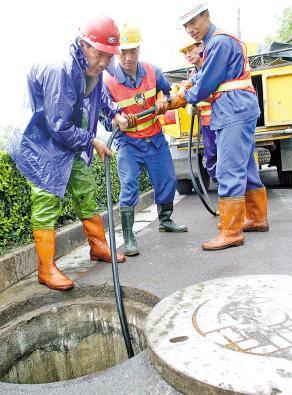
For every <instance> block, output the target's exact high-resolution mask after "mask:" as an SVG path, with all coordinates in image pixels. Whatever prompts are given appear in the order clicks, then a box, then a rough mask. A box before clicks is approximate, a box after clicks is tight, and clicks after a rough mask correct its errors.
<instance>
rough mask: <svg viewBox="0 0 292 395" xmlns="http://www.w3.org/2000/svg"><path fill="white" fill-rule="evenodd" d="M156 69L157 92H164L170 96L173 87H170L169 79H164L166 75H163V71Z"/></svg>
mask: <svg viewBox="0 0 292 395" xmlns="http://www.w3.org/2000/svg"><path fill="white" fill-rule="evenodd" d="M154 67H155V75H156V92H157V93H158V92H159V91H161V90H162V92H163V93H164V94H165V95H166V96H168V95H169V92H170V90H171V87H170V85H169V82H168V81H167V79H166V78H165V77H164V75H163V74H162V72H161V70H160V69H159V68H158V67H156V66H154Z"/></svg>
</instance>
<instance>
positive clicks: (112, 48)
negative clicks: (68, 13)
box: [80, 37, 121, 55]
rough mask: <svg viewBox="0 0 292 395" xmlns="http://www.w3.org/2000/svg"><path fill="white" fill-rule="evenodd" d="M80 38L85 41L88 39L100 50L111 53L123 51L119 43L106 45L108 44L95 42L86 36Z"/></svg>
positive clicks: (89, 42) (115, 53)
mask: <svg viewBox="0 0 292 395" xmlns="http://www.w3.org/2000/svg"><path fill="white" fill-rule="evenodd" d="M80 38H81V39H82V40H83V41H86V42H87V43H88V44H90V45H91V46H92V47H94V48H95V49H97V50H98V51H101V52H105V53H109V54H111V55H118V54H120V53H121V51H120V49H119V47H118V46H117V45H106V44H102V43H98V42H94V41H91V40H88V39H87V38H86V37H80Z"/></svg>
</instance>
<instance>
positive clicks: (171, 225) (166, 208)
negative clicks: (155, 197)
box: [157, 203, 188, 233]
mask: <svg viewBox="0 0 292 395" xmlns="http://www.w3.org/2000/svg"><path fill="white" fill-rule="evenodd" d="M157 211H158V218H159V232H177V233H178V232H187V231H188V228H187V227H186V226H185V225H177V224H176V223H175V222H174V221H173V220H172V219H170V217H171V214H172V212H173V203H169V204H158V205H157Z"/></svg>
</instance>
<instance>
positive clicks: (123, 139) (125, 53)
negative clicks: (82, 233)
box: [104, 23, 187, 256]
mask: <svg viewBox="0 0 292 395" xmlns="http://www.w3.org/2000/svg"><path fill="white" fill-rule="evenodd" d="M120 42H121V45H120V50H121V54H120V55H119V63H118V64H117V65H116V66H115V67H114V70H108V72H106V73H105V75H104V83H105V86H106V89H107V91H108V93H109V95H110V96H111V97H112V99H113V100H114V101H115V102H116V103H118V104H119V106H120V108H121V109H122V111H123V112H124V113H125V114H127V115H128V114H134V115H135V114H137V113H138V112H141V111H144V110H147V109H149V108H150V107H153V106H154V105H155V106H156V113H155V114H150V115H147V116H146V117H143V118H142V119H138V120H137V124H136V126H135V127H132V128H127V129H126V130H125V133H120V134H119V135H118V137H117V138H116V147H117V164H118V173H119V178H120V182H121V193H120V197H119V206H120V212H121V222H122V229H123V236H124V242H125V243H124V252H125V255H127V256H133V255H137V254H139V249H138V247H137V242H136V239H135V237H134V234H133V224H134V211H135V206H136V205H137V203H138V199H139V190H138V178H139V176H140V174H141V171H142V168H143V167H144V168H145V169H146V170H147V172H148V175H149V178H150V180H151V183H152V185H153V188H154V192H155V202H156V204H157V209H158V217H159V231H161V232H186V231H187V228H186V226H183V225H177V224H176V223H175V222H174V221H173V220H172V219H171V218H170V217H171V215H172V212H173V200H174V194H175V189H176V176H175V171H174V166H173V162H172V158H171V154H170V150H169V147H168V144H167V141H166V139H165V137H164V134H163V132H162V127H161V124H160V122H159V119H158V117H157V115H158V114H160V113H162V112H165V111H166V108H167V106H168V102H167V98H166V96H168V95H169V92H170V89H171V88H170V85H169V83H168V81H167V80H166V78H165V77H164V76H163V74H162V72H161V71H160V69H159V68H158V67H156V66H154V65H152V64H149V63H145V62H141V61H139V55H140V45H141V42H142V37H141V32H140V29H139V28H138V27H136V26H135V25H132V24H130V23H126V24H124V26H123V27H122V29H121V36H120Z"/></svg>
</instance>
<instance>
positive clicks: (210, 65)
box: [169, 2, 269, 250]
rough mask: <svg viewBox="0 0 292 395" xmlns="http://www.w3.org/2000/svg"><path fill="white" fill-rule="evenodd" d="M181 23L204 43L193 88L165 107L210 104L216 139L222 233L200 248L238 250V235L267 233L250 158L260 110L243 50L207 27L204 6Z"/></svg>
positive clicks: (232, 38) (230, 38)
mask: <svg viewBox="0 0 292 395" xmlns="http://www.w3.org/2000/svg"><path fill="white" fill-rule="evenodd" d="M180 23H181V24H182V25H183V26H184V27H185V30H186V32H187V33H188V34H189V35H190V36H191V37H192V38H193V39H194V40H196V41H200V40H202V41H203V48H202V53H201V55H202V68H201V70H200V72H199V73H198V74H197V78H196V79H195V80H193V81H192V82H193V86H192V87H191V88H189V85H188V83H186V84H185V88H184V87H182V89H181V91H180V92H179V94H178V95H177V96H175V97H173V98H172V103H171V105H170V106H169V108H170V109H171V108H178V107H180V106H183V105H185V104H186V103H193V104H196V103H198V102H200V101H201V100H208V101H210V102H211V103H212V113H211V125H210V126H211V129H213V130H215V131H216V136H217V139H216V140H217V169H216V178H217V181H218V195H219V202H218V203H219V213H220V226H219V228H220V233H219V235H218V236H217V237H215V238H214V239H212V240H210V241H209V242H206V243H203V245H202V248H203V249H204V250H220V249H222V248H227V247H231V246H238V245H242V244H243V243H244V238H243V233H242V231H262V232H264V231H268V230H269V224H268V221H267V195H266V189H265V188H264V186H263V184H262V182H261V180H260V178H259V172H258V168H257V165H256V162H255V159H254V149H255V127H256V122H257V118H258V116H259V114H260V111H259V106H258V101H257V96H256V93H255V90H254V88H253V85H252V82H251V76H250V71H249V65H248V59H247V56H246V48H245V45H244V44H243V43H242V42H241V41H240V40H239V39H238V38H237V37H235V36H233V35H231V34H229V33H227V32H225V31H222V30H218V29H217V28H216V27H215V26H214V25H213V24H212V23H211V21H210V15H209V11H208V5H207V3H205V2H202V3H198V4H196V5H195V6H193V7H192V9H191V10H187V11H186V12H185V13H184V14H183V15H182V16H181V18H180ZM188 88H189V89H188Z"/></svg>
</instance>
